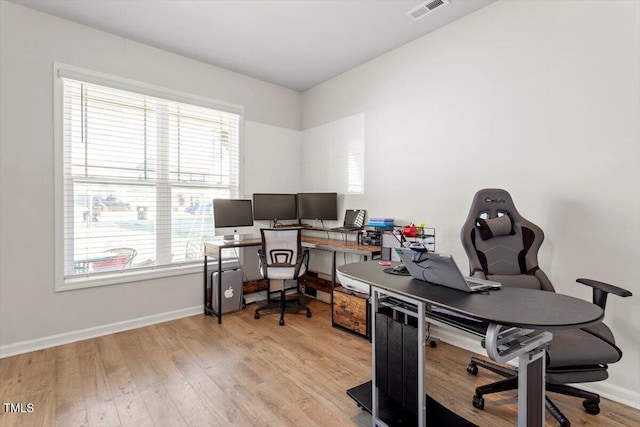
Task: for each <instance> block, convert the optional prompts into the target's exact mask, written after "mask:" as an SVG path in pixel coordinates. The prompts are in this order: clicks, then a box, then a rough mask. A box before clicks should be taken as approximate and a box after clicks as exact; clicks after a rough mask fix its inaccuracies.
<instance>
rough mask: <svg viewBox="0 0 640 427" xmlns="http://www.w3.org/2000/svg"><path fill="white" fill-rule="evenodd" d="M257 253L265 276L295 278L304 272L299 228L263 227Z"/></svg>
mask: <svg viewBox="0 0 640 427" xmlns="http://www.w3.org/2000/svg"><path fill="white" fill-rule="evenodd" d="M260 234H261V236H262V249H261V251H260V253H259V255H260V262H261V264H262V265H261V273H262V275H263V276H265V277H266V278H272V279H295V278H297V277H299V276H300V275H301V274H303V273H304V268H302V267H303V265H302V255H303V251H302V239H301V230H300V229H283V228H275V229H273V228H263V229H261V230H260Z"/></svg>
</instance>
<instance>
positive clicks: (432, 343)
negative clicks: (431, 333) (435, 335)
mask: <svg viewBox="0 0 640 427" xmlns="http://www.w3.org/2000/svg"><path fill="white" fill-rule="evenodd" d="M437 346H438V343H437V342H435V341H429V347H431V348H436V347H437Z"/></svg>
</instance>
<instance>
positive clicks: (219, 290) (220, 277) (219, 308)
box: [211, 247, 222, 325]
mask: <svg viewBox="0 0 640 427" xmlns="http://www.w3.org/2000/svg"><path fill="white" fill-rule="evenodd" d="M212 286H213V284H212ZM217 292H218V310H217V313H218V325H220V324H222V248H221V247H218V289H217ZM211 298H212V299H213V289H211ZM211 307H213V301H212V302H211Z"/></svg>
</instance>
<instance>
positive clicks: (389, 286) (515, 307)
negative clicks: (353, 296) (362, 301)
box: [338, 262, 604, 427]
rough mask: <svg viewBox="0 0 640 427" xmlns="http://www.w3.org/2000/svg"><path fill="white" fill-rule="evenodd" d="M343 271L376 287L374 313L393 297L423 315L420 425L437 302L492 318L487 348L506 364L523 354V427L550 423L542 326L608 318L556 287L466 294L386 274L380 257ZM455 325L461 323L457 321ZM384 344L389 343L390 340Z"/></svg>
mask: <svg viewBox="0 0 640 427" xmlns="http://www.w3.org/2000/svg"><path fill="white" fill-rule="evenodd" d="M338 270H339V272H340V275H341V277H342V278H344V280H355V281H358V282H360V283H365V284H368V285H369V286H371V291H372V292H371V310H372V312H373V313H375V312H377V311H378V309H379V307H380V305H381V303H382V302H383V301H384V299H385V298H388V297H392V298H393V299H394V300H396V301H398V300H399V301H401V302H404V303H406V306H407V307H410V308H409V309H406V310H405V311H404V312H405V314H408V315H410V316H412V317H414V318H416V319H417V324H418V327H417V334H416V335H417V343H416V347H415V351H417V357H416V360H417V366H416V367H415V369H416V371H417V384H414V385H415V388H413V390H414V391H415V392H416V396H414V398H415V400H414V402H417V403H416V404H415V406H413V407H414V408H416V410H417V417H416V418H417V420H416V421H417V424H418V425H419V426H425V425H426V401H427V399H426V396H425V387H424V364H425V357H424V346H425V338H426V333H425V329H426V328H425V323H426V322H425V319H426V318H428V317H429V313H430V312H431V311H433V309H434V308H435V307H441V308H444V309H447V310H451V311H454V312H456V313H459V314H461V315H464V316H468V317H470V318H473V319H477V320H479V321H482V322H486V323H488V324H489V326H488V328H487V330H486V335H485V336H484V339H485V348H486V350H487V354H488V355H489V357H491V358H492V359H493V360H495V361H497V362H501V363H504V362H506V361H509V360H511V359H515V358H518V366H519V368H518V371H519V373H520V375H519V376H518V426H519V427H541V426H543V425H544V415H545V396H544V393H545V390H544V389H545V387H544V385H545V384H544V376H545V365H546V361H545V348H546V346H547V344H548V342H549V341H551V339H552V334H551V332H540V331H541V330H542V331H552V330H558V329H573V328H583V327H587V326H592V325H595V324H597V323H599V322H601V321H602V318H603V317H604V312H603V311H602V309H601V308H600V307H598V306H597V305H595V304H591V303H590V302H587V301H583V300H580V299H577V298H573V297H570V296H567V295H562V294H557V293H554V292H545V291H536V290H531V289H517V288H502V289H500V290H497V291H490V292H484V293H466V292H462V291H458V290H455V289H450V288H446V287H444V286H437V285H432V284H430V283H427V282H424V281H421V280H415V279H412V278H411V277H410V276H408V277H407V276H395V275H391V274H386V273H384V272H383V267H381V266H380V265H378V263H375V262H360V263H353V264H347V265H343V266H340V267H339V269H338ZM379 316H380V315H379V314H376V315H375V316H374V315H372V316H371V319H372V326H371V328H372V331H373V332H372V337H373V338H374V339H373V340H372V343H373V345H372V352H373V353H372V355H373V357H372V360H373V364H372V377H373V379H372V382H371V388H370V390H371V401H370V402H371V408H370V409H371V412H372V416H373V422H374V425H384V421H383V420H382V419H381V414H380V412H379V409H380V406H381V405H382V406H384V404H385V397H384V396H381V395H380V393H379V390H378V387H377V383H376V373H377V370H378V369H380V366H378V365H377V364H376V361H377V359H376V348H377V346H376V341H377V339H376V338H377V335H376V327H377V326H376V325H377V323H376V319H379ZM449 325H450V326H453V327H459V326H458V325H456V324H455V323H449ZM382 344H383V345H384V346H386V345H387V344H386V342H384V343H382ZM403 345H404V343H403ZM414 355H415V354H414ZM365 384H367V383H365ZM365 384H363V386H364V385H365ZM359 387H360V386H359ZM354 389H355V388H354ZM387 400H388V399H387ZM382 416H383V417H384V416H386V415H382Z"/></svg>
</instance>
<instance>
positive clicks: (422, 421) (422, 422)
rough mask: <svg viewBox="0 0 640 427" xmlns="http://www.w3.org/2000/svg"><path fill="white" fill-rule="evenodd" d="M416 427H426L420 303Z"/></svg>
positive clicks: (420, 309)
mask: <svg viewBox="0 0 640 427" xmlns="http://www.w3.org/2000/svg"><path fill="white" fill-rule="evenodd" d="M417 308H418V425H419V426H426V425H427V398H426V387H425V384H424V375H425V372H424V364H425V362H426V361H425V352H424V350H425V344H426V342H425V341H426V339H427V332H426V327H425V323H426V315H427V310H426V304H425V303H423V302H421V303H419V304H418V307H417Z"/></svg>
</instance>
